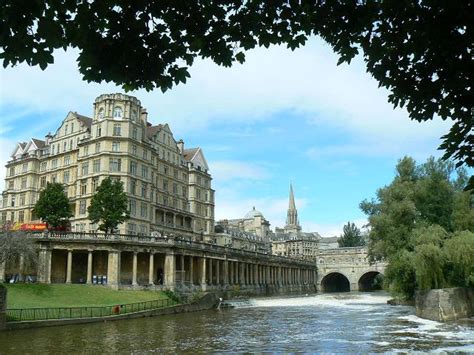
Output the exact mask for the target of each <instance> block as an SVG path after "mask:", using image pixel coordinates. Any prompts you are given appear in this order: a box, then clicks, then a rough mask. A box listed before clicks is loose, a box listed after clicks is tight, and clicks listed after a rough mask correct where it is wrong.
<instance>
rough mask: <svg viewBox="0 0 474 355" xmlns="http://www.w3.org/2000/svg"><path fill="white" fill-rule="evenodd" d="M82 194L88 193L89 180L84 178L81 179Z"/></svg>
mask: <svg viewBox="0 0 474 355" xmlns="http://www.w3.org/2000/svg"><path fill="white" fill-rule="evenodd" d="M80 192H81V195H85V194H87V180H82V181H81V190H80Z"/></svg>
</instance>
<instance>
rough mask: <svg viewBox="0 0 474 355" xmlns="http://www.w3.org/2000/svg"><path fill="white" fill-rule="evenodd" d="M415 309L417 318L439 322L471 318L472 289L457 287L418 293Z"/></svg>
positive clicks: (473, 293) (473, 298)
mask: <svg viewBox="0 0 474 355" xmlns="http://www.w3.org/2000/svg"><path fill="white" fill-rule="evenodd" d="M415 308H416V315H417V316H418V317H421V318H425V319H431V320H435V321H440V322H444V321H452V320H457V319H462V318H468V317H472V316H474V289H467V288H460V287H457V288H445V289H439V290H429V291H419V292H417V294H416V297H415Z"/></svg>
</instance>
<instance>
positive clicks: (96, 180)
mask: <svg viewBox="0 0 474 355" xmlns="http://www.w3.org/2000/svg"><path fill="white" fill-rule="evenodd" d="M98 187H99V178H98V177H95V178H92V192H96V191H97V188H98Z"/></svg>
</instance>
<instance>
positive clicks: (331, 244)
mask: <svg viewBox="0 0 474 355" xmlns="http://www.w3.org/2000/svg"><path fill="white" fill-rule="evenodd" d="M338 239H339V237H330V238H321V240H320V241H319V249H336V248H339V244H338V242H337V241H338Z"/></svg>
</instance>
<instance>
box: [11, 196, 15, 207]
mask: <svg viewBox="0 0 474 355" xmlns="http://www.w3.org/2000/svg"><path fill="white" fill-rule="evenodd" d="M15 198H16V197H15V195H12V199H11V204H10V206H11V207H15Z"/></svg>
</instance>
